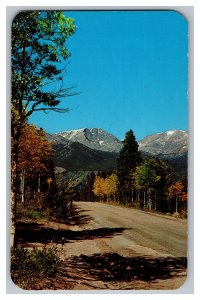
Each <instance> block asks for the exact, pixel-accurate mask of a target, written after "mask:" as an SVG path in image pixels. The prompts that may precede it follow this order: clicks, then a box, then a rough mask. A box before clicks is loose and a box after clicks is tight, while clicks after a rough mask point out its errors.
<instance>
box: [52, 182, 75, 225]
mask: <svg viewBox="0 0 200 300" xmlns="http://www.w3.org/2000/svg"><path fill="white" fill-rule="evenodd" d="M75 195H76V193H75V191H74V188H73V187H72V186H70V182H69V181H65V182H61V183H60V184H58V190H57V192H56V193H55V194H54V195H53V197H52V198H51V199H50V201H49V208H50V215H51V216H52V217H54V218H56V219H57V220H58V221H61V222H64V223H66V222H67V221H68V218H69V216H70V213H71V210H72V201H73V198H74V196H75Z"/></svg>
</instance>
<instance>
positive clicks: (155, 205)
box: [154, 193, 157, 210]
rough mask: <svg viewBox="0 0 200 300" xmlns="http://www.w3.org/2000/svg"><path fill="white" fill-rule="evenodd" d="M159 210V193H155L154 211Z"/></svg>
mask: <svg viewBox="0 0 200 300" xmlns="http://www.w3.org/2000/svg"><path fill="white" fill-rule="evenodd" d="M156 209H157V193H155V203H154V210H156Z"/></svg>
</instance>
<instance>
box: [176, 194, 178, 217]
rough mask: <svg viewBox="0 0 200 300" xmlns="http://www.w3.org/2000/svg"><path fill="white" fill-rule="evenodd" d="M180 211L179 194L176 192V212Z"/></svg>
mask: <svg viewBox="0 0 200 300" xmlns="http://www.w3.org/2000/svg"><path fill="white" fill-rule="evenodd" d="M177 212H178V195H177V193H176V213H177Z"/></svg>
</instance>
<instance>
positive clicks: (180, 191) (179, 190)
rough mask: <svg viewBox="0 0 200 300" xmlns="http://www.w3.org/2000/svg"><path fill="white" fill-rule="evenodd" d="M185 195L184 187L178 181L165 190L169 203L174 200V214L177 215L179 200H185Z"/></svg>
mask: <svg viewBox="0 0 200 300" xmlns="http://www.w3.org/2000/svg"><path fill="white" fill-rule="evenodd" d="M186 195H187V194H186V193H185V192H184V185H183V184H182V182H180V181H176V182H175V183H173V184H171V185H170V186H169V187H168V189H167V196H168V199H169V200H170V201H171V200H172V199H175V212H176V213H178V204H179V200H180V199H185V198H187V196H186Z"/></svg>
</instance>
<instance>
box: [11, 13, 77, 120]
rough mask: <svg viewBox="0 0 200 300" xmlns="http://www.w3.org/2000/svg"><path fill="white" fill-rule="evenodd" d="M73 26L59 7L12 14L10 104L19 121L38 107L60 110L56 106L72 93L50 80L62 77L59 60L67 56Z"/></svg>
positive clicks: (70, 19) (45, 109)
mask: <svg viewBox="0 0 200 300" xmlns="http://www.w3.org/2000/svg"><path fill="white" fill-rule="evenodd" d="M75 29H76V26H75V25H74V21H73V19H72V18H66V17H65V16H64V14H63V13H62V12H61V11H42V12H41V11H22V12H20V13H19V14H18V15H17V16H16V17H15V18H14V20H13V23H12V54H11V58H12V104H13V107H14V108H15V109H16V111H17V112H18V114H19V119H20V122H23V121H24V120H25V119H26V118H27V117H28V116H29V115H31V114H32V113H33V112H34V111H37V110H43V111H47V110H48V109H51V110H55V111H62V110H61V109H60V108H56V106H57V105H58V104H59V103H60V99H61V98H62V97H64V96H69V95H71V94H72V93H71V92H70V90H69V89H66V88H62V84H61V87H60V88H59V89H57V90H55V86H53V85H52V83H54V82H55V81H60V82H62V80H63V76H62V73H63V68H61V65H60V63H61V62H63V61H64V60H66V59H67V58H68V57H69V56H70V53H69V51H68V49H67V47H66V41H67V39H68V38H69V37H70V36H71V35H72V34H74V32H75ZM47 87H48V89H47Z"/></svg>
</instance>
